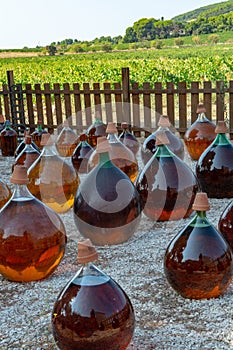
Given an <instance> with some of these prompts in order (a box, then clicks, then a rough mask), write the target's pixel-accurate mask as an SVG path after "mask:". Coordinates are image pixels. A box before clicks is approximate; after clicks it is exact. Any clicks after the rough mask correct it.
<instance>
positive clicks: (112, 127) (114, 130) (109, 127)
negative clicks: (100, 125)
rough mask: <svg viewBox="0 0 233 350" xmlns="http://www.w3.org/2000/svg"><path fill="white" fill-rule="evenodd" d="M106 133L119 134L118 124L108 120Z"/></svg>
mask: <svg viewBox="0 0 233 350" xmlns="http://www.w3.org/2000/svg"><path fill="white" fill-rule="evenodd" d="M106 133H107V134H117V128H116V124H115V123H113V122H108V125H107V129H106Z"/></svg>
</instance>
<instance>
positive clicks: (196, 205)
mask: <svg viewBox="0 0 233 350" xmlns="http://www.w3.org/2000/svg"><path fill="white" fill-rule="evenodd" d="M192 208H193V210H196V211H206V210H210V205H209V200H208V197H207V194H206V193H205V192H198V193H197V194H196V196H195V199H194V202H193V206H192Z"/></svg>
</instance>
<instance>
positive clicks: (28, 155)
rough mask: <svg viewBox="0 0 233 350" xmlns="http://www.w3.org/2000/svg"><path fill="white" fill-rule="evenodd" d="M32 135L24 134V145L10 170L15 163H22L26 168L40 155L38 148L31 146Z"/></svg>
mask: <svg viewBox="0 0 233 350" xmlns="http://www.w3.org/2000/svg"><path fill="white" fill-rule="evenodd" d="M31 142H32V137H31V136H30V135H26V136H25V147H24V148H23V149H22V151H21V152H20V153H19V154H18V156H17V157H16V159H15V162H14V164H13V165H12V172H13V170H14V167H15V165H24V166H25V167H26V168H27V169H28V168H30V166H31V165H32V164H33V163H34V162H35V160H36V159H37V158H38V157H39V156H40V151H39V149H38V150H37V149H36V148H35V147H33V146H32V144H31Z"/></svg>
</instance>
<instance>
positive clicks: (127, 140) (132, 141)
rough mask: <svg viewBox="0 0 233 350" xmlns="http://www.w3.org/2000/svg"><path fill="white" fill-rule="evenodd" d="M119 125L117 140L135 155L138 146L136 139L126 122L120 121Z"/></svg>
mask: <svg viewBox="0 0 233 350" xmlns="http://www.w3.org/2000/svg"><path fill="white" fill-rule="evenodd" d="M121 127H122V132H121V134H120V135H119V140H120V141H121V142H122V143H123V144H124V145H125V146H126V147H128V148H129V149H130V150H131V151H132V152H133V153H134V154H135V155H136V154H137V153H138V151H139V148H140V143H139V141H138V139H137V138H136V137H135V136H134V134H132V132H130V130H129V124H128V123H126V122H123V123H121Z"/></svg>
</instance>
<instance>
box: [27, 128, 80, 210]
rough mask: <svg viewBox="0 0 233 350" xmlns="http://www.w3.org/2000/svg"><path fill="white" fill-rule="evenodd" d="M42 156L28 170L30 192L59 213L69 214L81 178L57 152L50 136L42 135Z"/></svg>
mask: <svg viewBox="0 0 233 350" xmlns="http://www.w3.org/2000/svg"><path fill="white" fill-rule="evenodd" d="M41 144H42V145H43V146H44V148H43V150H42V152H41V154H40V156H39V157H38V158H37V160H36V161H35V162H34V163H33V164H32V165H31V167H30V168H29V169H28V177H29V183H28V188H29V190H30V192H31V193H32V194H33V195H34V196H35V197H36V198H38V199H39V200H41V201H42V202H43V203H45V204H46V205H48V206H49V207H50V208H52V209H53V210H54V211H55V212H57V213H65V212H67V211H68V210H69V209H70V208H71V207H72V206H73V204H74V198H75V194H76V191H77V188H78V185H79V177H78V174H77V173H76V171H75V169H74V167H73V165H72V164H71V165H70V164H69V163H67V162H66V161H64V159H63V158H61V157H60V156H59V155H58V154H57V153H56V150H55V146H54V140H53V137H52V135H50V134H48V133H47V134H42V140H41Z"/></svg>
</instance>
